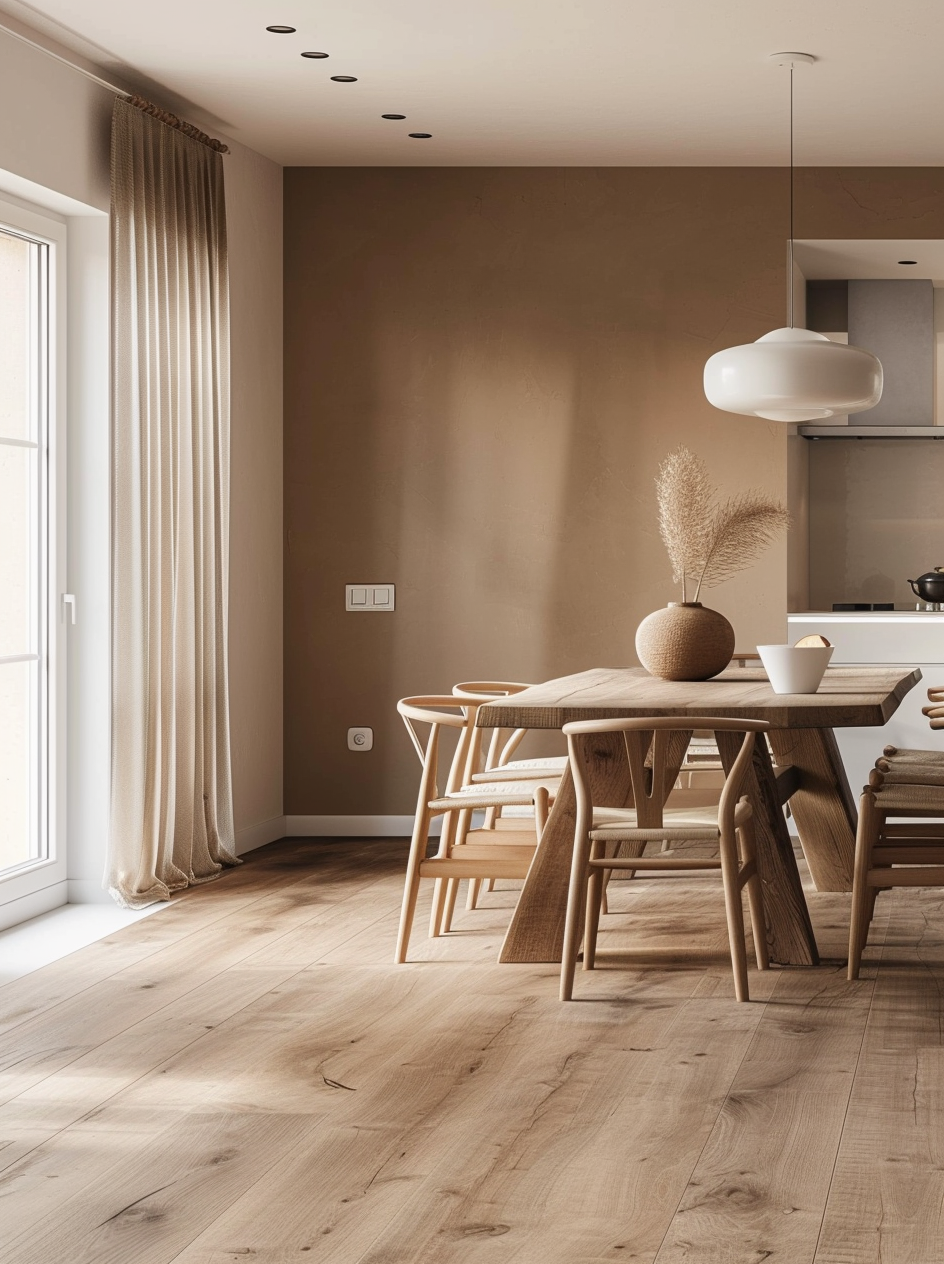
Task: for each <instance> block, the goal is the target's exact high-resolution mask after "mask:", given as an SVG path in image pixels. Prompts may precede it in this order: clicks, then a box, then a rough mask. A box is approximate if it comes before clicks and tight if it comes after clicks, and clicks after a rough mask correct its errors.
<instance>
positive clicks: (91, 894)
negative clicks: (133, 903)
mask: <svg viewBox="0 0 944 1264" xmlns="http://www.w3.org/2000/svg"><path fill="white" fill-rule="evenodd" d="M67 885H68V888H69V903H70V904H112V905H114V904H115V901H114V900H113V899H112V898H111V896H110V895H109V894H108V892H107V891H106V890H105V889H104V887H103V886H102V884H101V881H100V880H99V881H98V882H88V881H85V880H84V879H82V878H70V879H69V881H68V884H67ZM115 907H117V905H115Z"/></svg>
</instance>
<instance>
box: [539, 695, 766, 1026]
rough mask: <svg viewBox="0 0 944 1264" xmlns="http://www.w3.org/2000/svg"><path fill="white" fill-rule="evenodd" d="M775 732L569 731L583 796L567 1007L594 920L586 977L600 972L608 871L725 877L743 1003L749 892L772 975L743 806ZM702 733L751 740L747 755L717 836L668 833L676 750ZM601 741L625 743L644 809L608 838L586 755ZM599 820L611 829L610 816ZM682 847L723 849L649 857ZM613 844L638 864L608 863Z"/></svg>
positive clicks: (738, 763) (750, 725)
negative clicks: (615, 736)
mask: <svg viewBox="0 0 944 1264" xmlns="http://www.w3.org/2000/svg"><path fill="white" fill-rule="evenodd" d="M768 727H769V725H768V724H767V723H766V722H765V721H762V720H729V719H721V718H717V717H697V718H696V717H692V718H691V719H690V720H687V722H686V724H685V725H682V724H681V723H680V722H679V720H678V719H673V718H670V717H652V718H639V719H625V720H587V721H579V722H576V723H573V724H567V725H565V726H564V732H565V734H566V735H567V742H568V747H569V750H570V763H571V769H572V772H573V778H574V788H575V791H576V799H577V817H576V827H575V831H574V853H573V861H572V866H571V876H570V888H569V893H568V901H567V920H566V926H565V931H564V950H563V957H562V962H561V990H560V996H561V1000H562V1001H568V1000H571V999H572V997H573V985H574V973H575V970H576V962H577V952H578V942H579V939H580V923H581V916H582V915H584V914H585V916H584V936H583V938H584V959H583V967H584V969H585V970H592V969H593V968H594V965H595V959H596V941H597V934H598V930H599V921H600V909H601V905H602V900H603V891H604V883H605V877H606V874H607V872H608V871H612V870H614V869H628V870H631V871H634V872H635V871H645V870H650V871H652V870H663V871H665V870H702V869H720V870H721V874H722V881H723V885H724V895H725V911H726V915H727V922H728V939H729V943H730V950H731V964H732V969H733V972H734V986H735V994H736V996H737V999H738V1000H739V1001H741V1000H748V999H749V992H748V982H747V953H746V949H745V943H744V913H743V909H742V906H741V891H742V889H743V888H744V887H745V886H746V887H747V892H748V902H749V907H750V916H751V923H752V929H753V934H754V950H755V953H756V957H757V965H758V968H759V969H761V970H763V969H766V968H767V964H768V961H767V942H766V935H765V928H764V910H763V894H762V890H761V883H760V878H759V876H758V873H757V868H756V862H755V852H754V832H753V823H752V820H751V810H750V803H749V801H748V800H747V799H746V798H743V797H742V795H741V791H742V789H743V786H744V781H745V778H746V777H747V774H748V771H749V769H750V766H751V758H752V755H753V751H754V740H755V735H756V734H757V733H762V732H764V731H765V730H766V729H767V728H768ZM694 729H702V730H710V731H712V732H718V731H719V730H724V731H727V732H736V733H742V734H743V735H744V737H743V741H742V743H741V749H740V750H739V752H738V754H737V758H736V759H735V761H734V764H733V766H732V768H731V770H730V772H729V773H728V775H727V777H726V778H725V782H724V786H723V788H722V790H721V796H720V801H719V803H718V808H717V828H716V830H715V829H713V828H712V827H706V826H705V825H701V826H700V827H696V828H689V827H686V826H685V825H684V821H677V820H676V821H671V820H670V822H668V823H667V822H666V821H665V818H664V813H665V803H666V800H667V799H668V797H669V794H670V792H671V791H672V788H673V786H674V776H673V773H672V769H673V767H674V761H672V760H671V759H670V750H671V749H673V747H674V749H676V750H677V741H678V735H679V734H683V735H686V740H687V736H688V735H690V734H691V732H692V730H694ZM600 733H622V735H623V740H624V743H625V749H626V758H627V761H628V763H629V771H630V780H631V784H632V790H633V801H634V804H635V809H634V820H633V823H632V824H627V825H625V826H620V825H618V824H617V825H615V826H611V825H605V826H604V827H603V828H601V827H600V824H595V822H594V804H593V802H592V798H591V793H590V782H589V777H588V774H587V758H586V748H587V743H588V742H591V741H592V740H593V737H594V736H595V735H596V734H600ZM673 739H675V741H674V742H673ZM599 811H600V813H602V815H603V819H604V822H605V819H606V818H605V813H606V809H605V808H604V809H600V810H599ZM673 837H674V838H675V839H676V840H678V841H699V840H708V839H717V841H718V844H719V852H720V855H719V858H718V859H717V860H714V859H703V858H694V857H690V858H685V857H678V858H674V857H673V858H668V857H666V856H664V855H659V856H653V857H646V856H643V854H642V853H643V851H644V850H645V845H646V843H647V842H657V841H659V840H661V839H665V838H673ZM609 842H616V843H623V844H628V845H629V846H630V847H631V848H632V849H633V850H635V851H636V852H637V853H638V854H637V855H635V856H631V857H627V856H607V855H606V848H607V844H608V843H609Z"/></svg>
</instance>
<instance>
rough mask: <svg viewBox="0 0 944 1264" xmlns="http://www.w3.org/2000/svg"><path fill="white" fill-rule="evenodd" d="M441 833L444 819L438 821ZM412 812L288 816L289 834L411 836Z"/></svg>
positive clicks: (432, 831) (286, 826) (436, 824)
mask: <svg viewBox="0 0 944 1264" xmlns="http://www.w3.org/2000/svg"><path fill="white" fill-rule="evenodd" d="M433 824H434V825H435V827H436V828H435V830H430V833H437V834H438V833H439V826H440V825H441V824H442V822H441V821H438V820H437V821H435V822H434V823H433ZM412 833H413V817H412V816H287V817H286V818H285V837H286V838H409V837H410V835H411V834H412Z"/></svg>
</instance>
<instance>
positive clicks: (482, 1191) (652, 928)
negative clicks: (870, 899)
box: [0, 840, 944, 1264]
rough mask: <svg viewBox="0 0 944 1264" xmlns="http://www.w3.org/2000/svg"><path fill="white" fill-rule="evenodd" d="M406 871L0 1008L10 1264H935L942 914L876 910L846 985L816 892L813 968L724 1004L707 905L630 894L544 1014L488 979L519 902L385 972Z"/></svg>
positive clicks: (280, 865) (370, 873)
mask: <svg viewBox="0 0 944 1264" xmlns="http://www.w3.org/2000/svg"><path fill="white" fill-rule="evenodd" d="M405 863H406V845H405V843H404V842H403V841H402V840H401V841H396V842H384V841H380V840H378V841H373V842H371V843H369V844H363V843H343V844H331V843H325V842H322V841H319V842H318V843H301V842H298V841H290V842H286V843H282V844H274V845H271V846H270V847H267V848H264V849H260V851H259V852H257V853H251V854H250V855H249V856H248V857H247V861H246V864H245V865H243V866H242V867H241V868H240V869H238V870H233V871H230V872H229V873H227V874H226V875H225V876H224V877H223V878H221V879H220V881H219V882H217V883H214V884H211V885H208V886H205V887H197V888H193V889H192V890H191V891H188V892H186V893H182V895H181V896H180V897H178V899H176V900H175V901H174V902H173V903H172V904H171V906H170V907H169V908H168V909H167V910H165V911H163V912H160V913H157V914H155V915H154V916H153V917H151V918H147V919H145V920H144V921H142V922H139V923H137V924H135V925H133V926H130V927H128V928H127V929H125V930H123V931H121V932H119V933H118V934H116V935H112V936H110V937H109V940H108V941H107V942H106V943H102V944H99V945H93V946H91V947H90V948H87V949H83V950H82V951H81V952H79V953H75V954H73V955H72V956H71V957H69V958H67V959H65V960H64V961H61V962H57V963H55V964H54V965H52V966H49V967H46V968H45V969H44V970H40V971H37V972H36V973H35V974H32V975H28V976H25V977H24V978H23V979H20V980H17V981H16V982H15V983H13V984H10V985H8V986H7V987H5V988H2V989H0V1017H7V1018H8V1019H9V1023H10V1025H9V1026H8V1028H7V1032H8V1040H9V1043H7V1044H5V1045H4V1048H3V1058H2V1063H0V1065H2V1066H3V1067H5V1068H6V1075H7V1076H10V1077H13V1079H11V1080H9V1082H8V1086H9V1088H10V1089H11V1090H14V1091H12V1093H11V1095H10V1096H9V1097H8V1100H7V1101H6V1103H5V1104H4V1105H3V1107H2V1108H0V1260H2V1261H3V1264H40V1262H42V1264H45V1261H47V1260H56V1261H58V1260H63V1261H69V1264H72V1262H73V1261H76V1262H78V1264H128V1262H129V1261H138V1260H141V1261H144V1264H233V1262H234V1261H242V1260H250V1261H253V1264H289V1262H290V1261H294V1260H301V1261H305V1260H312V1261H317V1264H491V1262H492V1261H495V1260H501V1261H510V1262H511V1264H535V1262H536V1261H539V1262H540V1264H574V1261H577V1262H585V1264H591V1262H593V1264H596V1262H597V1261H600V1262H605V1261H619V1260H624V1261H625V1260H631V1261H633V1262H634V1264H656V1262H657V1264H682V1261H684V1262H685V1264H693V1262H694V1261H698V1264H739V1261H741V1260H743V1261H745V1264H747V1262H749V1261H756V1260H761V1259H768V1260H772V1261H775V1260H783V1261H790V1264H793V1262H794V1261H806V1262H807V1264H877V1262H878V1261H879V1260H880V1261H881V1264H932V1262H933V1264H937V1261H938V1260H940V1259H941V1258H944V1230H942V1222H941V1219H940V1214H939V1208H940V1204H941V1197H942V1194H944V1182H942V1176H941V1171H942V1168H944V1131H942V1125H941V1122H940V1121H941V1108H942V1100H941V1087H940V1084H941V1073H942V1071H944V1066H942V1062H944V1057H942V1049H944V1038H942V1035H941V1033H942V1031H944V934H942V931H941V927H942V926H944V916H942V914H944V899H942V896H941V893H940V892H937V891H929V890H922V891H894V892H887V893H882V894H881V895H880V896H879V900H878V905H877V907H876V916H875V922H874V924H873V932H872V936H871V939H870V944H869V948H868V950H867V953H866V961H865V965H864V967H863V977H862V979H861V980H860V981H859V982H858V983H856V984H853V985H847V984H846V983H845V981H844V980H843V979H842V972H841V968H840V967H839V964H838V960H837V959H838V958H840V957H841V955H842V953H843V952H844V946H845V936H846V931H847V925H848V902H849V897H848V896H847V895H843V894H835V893H829V892H825V893H818V892H815V891H813V890H812V887H811V886H809V884H808V896H809V900H810V904H811V909H812V913H813V918H814V922H815V926H816V932H817V936H818V938H819V940H820V943H821V946H822V949H823V953H824V957H826V958H828V959H829V964H828V965H827V966H825V967H823V968H820V969H817V970H802V971H783V970H780V971H778V970H773V971H770V972H768V973H765V974H762V973H754V974H752V980H751V995H752V1002H751V1003H750V1004H748V1005H737V1004H736V1003H735V1002H734V1000H733V999H732V998H731V986H730V965H729V961H728V955H727V943H726V939H727V936H726V931H725V919H724V902H723V898H722V895H721V892H720V890H719V889H718V886H717V883H716V881H715V880H713V879H710V878H709V879H703V878H699V877H684V878H673V879H671V880H665V881H652V880H649V879H647V878H645V877H641V876H637V877H636V878H635V879H634V880H633V881H632V882H614V883H612V884H611V887H610V905H611V910H612V911H611V912H610V914H609V915H608V916H607V917H606V918H605V919H604V920H605V929H604V932H603V933H604V935H605V937H606V940H607V949H606V954H605V960H604V959H603V958H601V959H600V961H599V962H598V968H597V970H595V971H594V972H593V974H592V975H590V976H588V977H587V978H586V979H584V980H583V983H584V987H583V988H582V989H581V992H582V1000H581V1001H580V1002H579V1003H576V1004H571V1005H561V1004H560V1002H558V1000H557V999H556V996H557V983H558V971H557V969H556V967H554V966H547V965H521V966H518V967H517V968H515V969H507V968H506V967H503V966H498V965H496V964H495V956H496V953H497V950H498V946H499V943H500V941H501V936H502V933H503V931H504V929H505V926H506V925H507V922H508V918H509V916H510V912H511V909H512V908H513V906H514V901H515V897H516V891H515V890H514V889H510V888H509V885H508V884H507V883H499V884H498V888H497V889H496V890H495V891H493V892H491V893H484V892H483V893H482V895H481V898H480V907H479V908H478V909H477V910H474V911H469V912H466V911H464V910H462V911H459V912H458V913H457V914H456V923H455V930H454V932H453V933H452V934H451V935H448V936H444V937H441V938H439V939H435V940H426V939H424V940H421V941H420V942H419V943H418V945H417V953H418V956H419V957H420V958H421V959H420V960H418V961H416V962H415V963H413V964H410V965H408V966H399V967H398V966H394V965H392V964H391V963H390V960H389V958H390V945H391V944H392V942H393V938H394V935H395V932H396V924H397V910H398V906H399V900H400V892H401V886H402V875H403V870H404V867H405ZM804 870H805V866H804ZM428 905H429V892H428V891H427V892H426V893H424V904H423V909H422V910H421V912H425V911H428ZM211 927H212V928H213V933H214V937H215V938H216V940H217V941H218V943H219V946H220V952H219V955H217V956H216V957H215V958H214V961H213V970H212V971H210V972H201V971H194V972H193V986H192V987H189V988H188V987H187V980H188V976H189V973H190V966H188V950H190V964H191V965H192V964H193V960H194V956H195V954H196V951H197V949H199V950H200V951H201V952H204V953H205V952H206V951H207V939H206V938H205V935H206V932H207V930H208V928H211ZM680 929H681V930H682V933H681V934H680ZM883 941H884V944H885V947H884V949H883V948H882V943H883ZM109 957H111V964H112V965H113V967H114V968H113V969H109V960H108V959H109ZM610 966H612V968H610ZM149 983H153V984H155V986H154V987H149V986H148V984H149ZM29 984H32V987H33V990H34V991H35V993H36V994H37V996H40V997H42V998H43V1006H44V1007H43V1009H42V1010H41V1011H40V1012H32V1013H30V1014H28V1015H27V1016H26V1017H22V1018H20V1019H17V1017H16V1014H17V1012H18V1011H20V1010H21V1009H22V1008H23V1007H24V1003H25V1001H26V1000H27V999H28V988H25V985H29ZM135 996H140V998H141V1002H142V1004H141V1005H137V1004H132V1003H131V1002H132V1001H133V1000H134V998H135ZM83 997H85V999H86V1001H87V1003H88V1006H89V1009H90V1012H89V1014H88V1016H87V1018H86V1019H83V1016H82V1013H81V1010H82V1003H83ZM116 1010H117V1011H118V1012H117V1013H115V1012H114V1011H116ZM122 1011H123V1012H122ZM17 1030H19V1032H20V1036H21V1038H22V1040H23V1048H24V1049H27V1050H30V1049H31V1050H32V1051H33V1054H32V1057H33V1070H34V1073H35V1074H36V1075H37V1076H39V1077H40V1078H37V1079H33V1078H32V1077H29V1083H28V1086H27V1087H24V1088H22V1089H21V1091H19V1092H17V1091H15V1090H16V1088H17V1083H15V1082H14V1081H15V1077H16V1075H17V1067H16V1062H17V1053H18V1051H19V1050H18V1046H17V1043H16V1042H17V1036H16V1032H17ZM43 1049H47V1050H50V1051H52V1054H53V1056H51V1057H50V1059H49V1060H48V1063H47V1064H46V1066H45V1069H44V1070H43V1069H42V1068H41V1067H40V1066H39V1062H38V1060H37V1058H38V1055H39V1053H40V1052H41V1050H43ZM69 1049H71V1051H72V1057H71V1060H64V1059H67V1056H68V1055H67V1054H66V1053H65V1052H64V1051H66V1050H69Z"/></svg>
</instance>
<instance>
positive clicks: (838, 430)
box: [797, 422, 944, 439]
mask: <svg viewBox="0 0 944 1264" xmlns="http://www.w3.org/2000/svg"><path fill="white" fill-rule="evenodd" d="M797 434H799V435H802V436H803V438H804V439H944V426H822V425H816V424H814V423H813V422H810V423H809V425H803V426H798V427H797Z"/></svg>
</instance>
